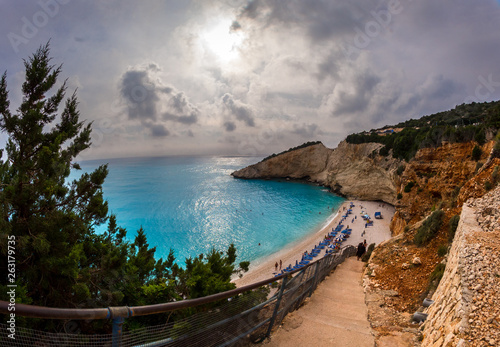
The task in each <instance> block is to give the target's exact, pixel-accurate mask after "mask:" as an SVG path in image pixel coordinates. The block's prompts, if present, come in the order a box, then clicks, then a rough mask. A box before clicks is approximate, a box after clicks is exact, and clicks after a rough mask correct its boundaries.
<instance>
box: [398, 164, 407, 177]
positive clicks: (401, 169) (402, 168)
mask: <svg viewBox="0 0 500 347" xmlns="http://www.w3.org/2000/svg"><path fill="white" fill-rule="evenodd" d="M403 171H405V166H404V165H399V166H398V169H397V170H396V173H397V174H398V176H401V174H402V173H403Z"/></svg>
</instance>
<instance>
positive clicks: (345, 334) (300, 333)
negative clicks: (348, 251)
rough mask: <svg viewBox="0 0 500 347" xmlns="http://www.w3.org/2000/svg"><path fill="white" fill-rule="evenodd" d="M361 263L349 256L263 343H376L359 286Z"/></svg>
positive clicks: (362, 346)
mask: <svg viewBox="0 0 500 347" xmlns="http://www.w3.org/2000/svg"><path fill="white" fill-rule="evenodd" d="M363 264H364V263H363V262H361V261H357V260H356V257H351V258H348V259H347V260H346V261H345V262H344V263H342V264H341V265H340V266H338V267H337V269H336V270H335V271H334V272H333V273H332V274H330V276H329V277H327V278H326V279H325V280H324V281H323V282H322V283H320V285H319V286H318V288H317V289H316V291H315V292H314V293H313V295H312V296H311V298H310V299H309V300H308V301H306V303H305V304H304V306H302V307H301V308H299V309H298V310H297V311H294V312H292V313H290V314H289V315H288V316H287V317H286V318H285V320H284V321H283V323H282V327H280V328H279V329H278V330H277V331H275V332H274V333H273V334H271V339H270V340H267V341H266V342H264V344H265V345H266V346H286V347H292V346H342V347H349V346H353V347H354V346H355V347H365V346H366V347H373V346H374V345H375V340H374V337H373V335H372V334H371V329H370V324H369V323H368V320H367V315H368V310H367V307H366V304H365V295H364V293H363V287H362V286H361V273H362V269H363Z"/></svg>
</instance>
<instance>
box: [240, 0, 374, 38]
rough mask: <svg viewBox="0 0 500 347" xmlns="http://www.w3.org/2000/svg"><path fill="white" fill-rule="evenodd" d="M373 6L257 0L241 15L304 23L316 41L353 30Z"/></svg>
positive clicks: (267, 22) (266, 22) (266, 21)
mask: <svg viewBox="0 0 500 347" xmlns="http://www.w3.org/2000/svg"><path fill="white" fill-rule="evenodd" d="M372 7H373V5H372V4H371V3H366V2H365V1H359V0H358V1H354V2H349V3H347V2H345V1H324V0H309V1H280V0H267V1H265V0H253V1H249V2H248V3H247V4H246V6H244V7H243V9H242V11H241V14H240V17H241V18H249V19H252V20H260V21H261V22H262V23H263V24H264V25H266V26H268V25H274V24H284V25H300V26H303V27H305V29H306V32H307V33H308V35H309V36H310V38H311V39H313V40H314V41H322V40H328V39H330V38H331V37H332V35H336V36H342V35H345V34H347V33H352V32H353V31H354V29H355V28H356V27H357V26H359V25H361V24H362V23H363V20H364V18H365V17H367V15H368V14H369V12H370V9H371V8H372Z"/></svg>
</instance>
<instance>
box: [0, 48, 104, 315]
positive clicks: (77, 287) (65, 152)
mask: <svg viewBox="0 0 500 347" xmlns="http://www.w3.org/2000/svg"><path fill="white" fill-rule="evenodd" d="M24 66H25V71H26V81H25V82H24V83H23V85H22V93H23V99H22V103H21V105H20V106H19V108H18V109H17V113H15V114H13V113H11V111H10V108H9V106H10V102H9V98H8V90H7V83H6V79H7V74H6V73H4V74H3V76H2V79H1V81H0V115H1V118H0V129H1V130H2V131H4V132H6V133H7V135H8V142H7V145H6V156H7V160H6V161H5V162H0V179H1V182H0V184H1V187H2V190H1V192H0V206H1V209H0V213H1V222H0V223H1V228H0V237H1V239H2V240H5V239H6V238H7V235H14V236H15V237H16V262H17V264H16V265H17V266H16V276H17V283H18V285H20V286H23V287H24V288H25V289H26V293H27V296H29V297H30V298H32V299H33V303H36V304H38V305H50V306H59V307H68V306H69V307H71V306H75V303H78V302H82V301H83V300H86V299H88V298H89V295H90V291H89V288H88V286H87V284H86V281H85V278H84V276H83V273H82V271H84V269H82V267H81V263H82V262H83V261H84V260H85V252H84V247H85V241H86V240H89V239H91V238H92V237H93V235H94V231H93V228H94V227H95V226H96V225H99V224H102V223H103V222H105V221H106V216H107V212H108V206H107V203H106V202H105V201H104V199H103V193H102V184H103V182H104V179H105V178H106V175H107V173H108V169H107V166H106V165H102V166H100V167H99V168H97V169H96V170H95V171H94V172H92V173H85V174H83V175H82V176H81V177H80V178H79V179H77V180H74V181H73V182H71V183H70V184H67V183H66V180H67V178H68V176H69V174H70V171H71V169H72V168H74V169H79V166H78V164H76V163H74V159H75V157H76V156H77V155H78V154H79V153H80V152H81V151H83V150H85V149H86V148H88V147H89V146H90V134H91V124H87V125H84V124H83V122H81V121H80V120H79V112H78V110H77V106H78V102H77V98H76V93H73V94H72V95H71V96H69V97H68V98H67V99H66V100H65V102H64V106H63V107H61V106H62V105H61V103H62V102H63V99H64V98H65V96H66V89H67V88H66V82H64V83H63V84H62V85H61V86H60V87H58V88H55V86H56V82H57V79H58V77H59V75H60V73H61V66H54V65H51V58H50V57H49V44H46V45H45V46H41V47H40V48H39V49H38V50H37V51H36V53H34V54H33V55H32V56H31V57H30V58H29V59H28V60H25V61H24ZM54 89H55V90H54ZM61 108H62V111H61V112H60V116H59V117H58V112H59V110H60V109H61ZM1 244H2V246H1V247H2V249H1V250H2V253H3V254H5V253H6V249H5V245H6V244H7V243H6V242H3V241H2V242H1ZM5 261H6V257H4V256H2V257H1V260H0V262H1V263H0V266H1V268H3V269H5V268H6V263H5ZM2 273H4V272H3V271H2ZM2 281H5V279H4V278H2ZM2 284H4V283H2Z"/></svg>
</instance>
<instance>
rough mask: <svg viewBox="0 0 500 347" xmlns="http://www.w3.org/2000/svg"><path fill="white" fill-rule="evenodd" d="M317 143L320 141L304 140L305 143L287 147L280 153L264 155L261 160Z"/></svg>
mask: <svg viewBox="0 0 500 347" xmlns="http://www.w3.org/2000/svg"><path fill="white" fill-rule="evenodd" d="M319 143H321V141H309V142H306V143H303V144H301V145H300V146H297V147H292V148H289V149H287V150H286V151H283V152H280V153H278V154H276V153H273V154H271V155H270V156H267V157H265V158H264V159H262V160H261V161H266V160H268V159H271V158H274V157H277V156H278V155H281V154H285V153H288V152H291V151H295V150H296V149H301V148H305V147H309V146H314V145H317V144H319Z"/></svg>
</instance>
